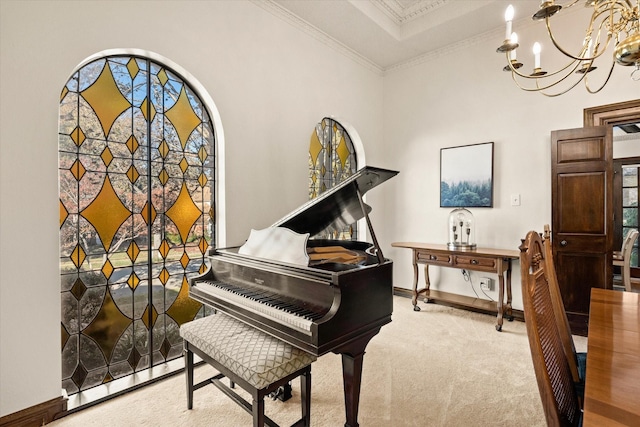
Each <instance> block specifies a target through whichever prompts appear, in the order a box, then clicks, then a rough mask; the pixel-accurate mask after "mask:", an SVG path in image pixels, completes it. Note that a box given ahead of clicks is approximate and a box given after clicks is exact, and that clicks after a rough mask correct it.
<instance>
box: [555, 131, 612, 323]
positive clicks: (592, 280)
mask: <svg viewBox="0 0 640 427" xmlns="http://www.w3.org/2000/svg"><path fill="white" fill-rule="evenodd" d="M612 157H613V145H612V132H611V127H607V126H597V127H588V128H580V129H566V130H558V131H553V132H551V173H552V175H551V181H552V182H551V185H552V190H551V207H552V247H553V253H554V261H555V266H556V272H557V275H558V283H559V285H560V291H561V293H562V299H563V301H564V305H565V309H566V311H567V317H568V318H569V322H570V324H571V328H572V332H573V333H580V334H586V332H587V323H588V318H589V295H590V293H591V288H592V287H596V288H611V287H612V271H613V270H612V265H611V262H612V260H611V251H612V244H613V229H612V227H613V166H612Z"/></svg>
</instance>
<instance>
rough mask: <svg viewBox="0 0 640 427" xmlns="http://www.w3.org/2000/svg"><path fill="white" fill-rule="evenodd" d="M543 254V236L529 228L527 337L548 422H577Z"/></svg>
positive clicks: (523, 249) (524, 254)
mask: <svg viewBox="0 0 640 427" xmlns="http://www.w3.org/2000/svg"><path fill="white" fill-rule="evenodd" d="M545 258H546V257H545V249H544V244H543V242H542V238H541V237H540V235H539V234H538V233H537V232H535V231H530V232H529V233H527V236H526V238H525V239H524V240H523V242H522V245H520V272H521V275H522V280H521V282H522V300H523V305H524V318H525V324H526V327H527V337H528V339H529V347H530V349H531V358H532V360H533V368H534V370H535V373H536V379H537V382H538V390H539V391H540V398H541V399H542V406H543V408H544V413H545V417H546V420H547V425H549V426H577V425H579V423H580V417H581V410H580V403H579V400H578V395H577V394H576V390H575V388H574V386H573V380H572V376H571V371H570V369H569V362H568V360H567V356H566V354H565V351H564V348H563V346H562V340H561V339H560V333H559V331H558V327H557V325H556V315H555V312H554V309H553V304H552V298H551V292H550V289H549V277H548V271H547V264H546V259H545Z"/></svg>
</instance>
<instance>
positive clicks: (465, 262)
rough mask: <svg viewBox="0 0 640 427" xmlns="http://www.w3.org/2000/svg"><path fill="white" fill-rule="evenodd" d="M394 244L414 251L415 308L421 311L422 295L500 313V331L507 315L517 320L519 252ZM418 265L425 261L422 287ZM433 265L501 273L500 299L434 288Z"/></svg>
mask: <svg viewBox="0 0 640 427" xmlns="http://www.w3.org/2000/svg"><path fill="white" fill-rule="evenodd" d="M391 246H393V247H396V248H407V249H411V250H412V251H413V299H412V303H413V309H414V310H415V311H420V307H419V306H418V297H419V296H420V295H424V297H425V302H429V300H433V301H444V302H449V303H452V304H456V305H460V306H464V307H469V308H476V309H480V310H482V311H489V312H496V313H497V323H496V330H497V331H502V323H503V317H504V316H507V318H508V319H509V320H513V316H512V307H511V261H512V260H514V259H518V258H519V257H520V254H519V252H518V251H516V250H508V249H490V248H477V249H474V250H454V249H449V248H448V247H447V245H442V244H431V243H416V242H396V243H392V244H391ZM418 264H424V281H425V287H424V288H422V289H418V274H419V272H418ZM429 265H435V266H439V267H449V268H458V269H465V270H471V271H481V272H486V273H494V274H497V275H498V301H495V302H494V301H489V300H484V299H481V298H473V297H468V296H465V295H458V294H454V293H451V292H444V291H438V290H435V289H430V282H429ZM505 276H506V277H505ZM505 284H506V291H507V292H506V294H507V295H506V296H507V301H506V303H505V301H504V297H505Z"/></svg>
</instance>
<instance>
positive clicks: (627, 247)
mask: <svg viewBox="0 0 640 427" xmlns="http://www.w3.org/2000/svg"><path fill="white" fill-rule="evenodd" d="M637 238H638V230H631V231H629V233H627V237H626V238H625V239H624V242H622V249H621V250H620V251H614V252H613V265H615V266H618V267H620V270H621V276H622V286H623V287H624V290H625V291H627V292H631V291H632V290H631V251H632V250H633V245H634V243H635V242H636V239H637Z"/></svg>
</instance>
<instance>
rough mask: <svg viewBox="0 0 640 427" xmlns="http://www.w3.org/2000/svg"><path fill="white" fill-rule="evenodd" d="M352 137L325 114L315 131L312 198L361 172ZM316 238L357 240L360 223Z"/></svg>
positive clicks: (311, 177) (311, 155) (311, 163)
mask: <svg viewBox="0 0 640 427" xmlns="http://www.w3.org/2000/svg"><path fill="white" fill-rule="evenodd" d="M357 167H358V166H357V162H356V154H355V150H354V147H353V143H352V140H351V137H350V136H349V134H348V133H347V131H346V130H345V128H344V127H343V126H342V125H341V124H340V123H338V122H337V121H335V120H333V119H330V118H327V117H325V118H324V119H322V121H321V122H320V123H318V124H317V125H316V128H315V129H314V130H313V132H312V133H311V143H310V145H309V199H313V198H315V197H318V196H319V195H320V194H322V193H324V192H325V191H327V190H328V189H330V188H332V187H334V186H336V185H337V184H339V183H341V182H342V181H344V180H345V179H346V178H348V177H350V176H351V175H353V174H354V173H355V172H356V171H357ZM316 237H321V238H327V239H340V240H356V239H357V238H358V232H357V224H352V225H351V226H348V227H346V228H344V229H341V230H338V229H333V230H327V231H325V232H323V233H321V234H319V235H317V236H316Z"/></svg>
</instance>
